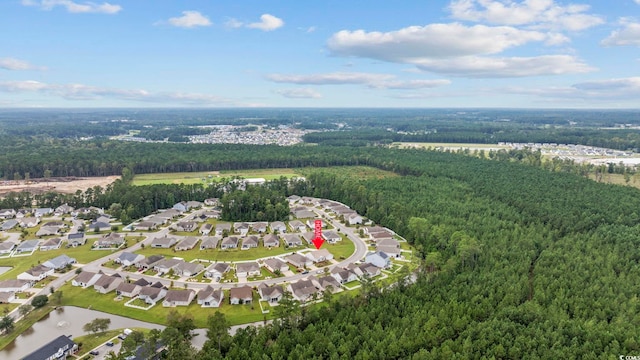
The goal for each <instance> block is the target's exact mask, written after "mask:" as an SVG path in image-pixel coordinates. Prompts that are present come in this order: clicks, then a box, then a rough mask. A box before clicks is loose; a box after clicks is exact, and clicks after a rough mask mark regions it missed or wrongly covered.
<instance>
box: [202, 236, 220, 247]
mask: <svg viewBox="0 0 640 360" xmlns="http://www.w3.org/2000/svg"><path fill="white" fill-rule="evenodd" d="M218 242H220V238H219V237H217V236H206V237H203V238H202V242H201V243H200V248H212V249H215V248H216V247H217V246H218Z"/></svg>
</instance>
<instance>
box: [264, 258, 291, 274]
mask: <svg viewBox="0 0 640 360" xmlns="http://www.w3.org/2000/svg"><path fill="white" fill-rule="evenodd" d="M264 267H265V268H267V270H269V271H271V272H272V273H275V272H276V271H277V272H280V273H281V274H282V273H284V272H285V271H289V265H287V263H286V262H284V261H282V260H280V259H278V258H270V259H267V260H265V261H264Z"/></svg>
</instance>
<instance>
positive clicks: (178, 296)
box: [164, 289, 194, 302]
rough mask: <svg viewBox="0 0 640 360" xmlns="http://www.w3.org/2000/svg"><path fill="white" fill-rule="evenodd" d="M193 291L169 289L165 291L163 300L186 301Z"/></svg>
mask: <svg viewBox="0 0 640 360" xmlns="http://www.w3.org/2000/svg"><path fill="white" fill-rule="evenodd" d="M193 293H194V291H193V290H191V289H189V290H169V291H167V295H166V296H165V298H164V301H169V302H171V301H181V302H186V301H189V298H190V297H191V296H192V294H193Z"/></svg>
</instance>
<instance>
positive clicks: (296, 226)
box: [289, 220, 307, 232]
mask: <svg viewBox="0 0 640 360" xmlns="http://www.w3.org/2000/svg"><path fill="white" fill-rule="evenodd" d="M289 227H290V228H291V231H293V232H305V231H307V225H305V224H304V223H303V222H302V221H300V220H291V221H289Z"/></svg>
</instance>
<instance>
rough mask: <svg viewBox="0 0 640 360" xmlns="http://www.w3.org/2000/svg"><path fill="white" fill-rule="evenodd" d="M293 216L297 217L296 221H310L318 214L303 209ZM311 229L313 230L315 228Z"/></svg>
mask: <svg viewBox="0 0 640 360" xmlns="http://www.w3.org/2000/svg"><path fill="white" fill-rule="evenodd" d="M293 216H295V217H296V219H309V218H315V217H316V213H314V212H313V211H311V210H308V209H302V210H298V211H295V212H294V213H293ZM311 228H312V229H313V227H311Z"/></svg>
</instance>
